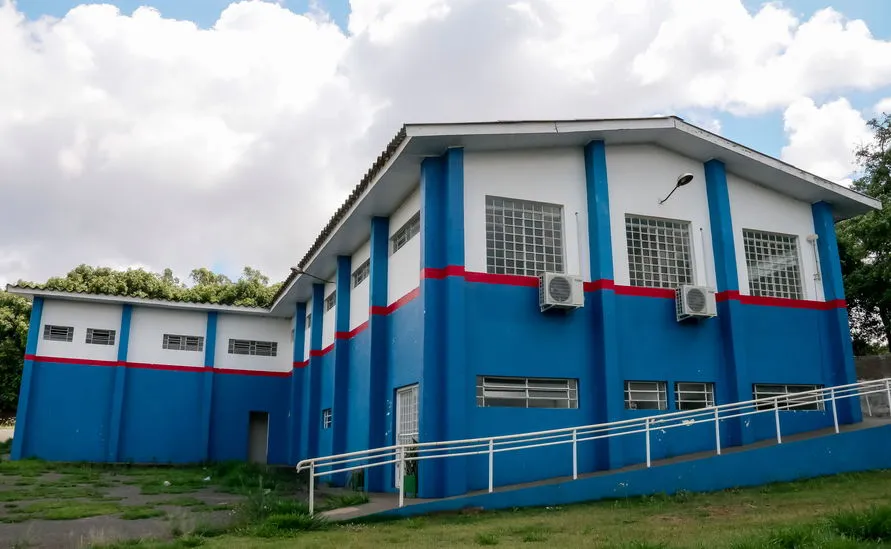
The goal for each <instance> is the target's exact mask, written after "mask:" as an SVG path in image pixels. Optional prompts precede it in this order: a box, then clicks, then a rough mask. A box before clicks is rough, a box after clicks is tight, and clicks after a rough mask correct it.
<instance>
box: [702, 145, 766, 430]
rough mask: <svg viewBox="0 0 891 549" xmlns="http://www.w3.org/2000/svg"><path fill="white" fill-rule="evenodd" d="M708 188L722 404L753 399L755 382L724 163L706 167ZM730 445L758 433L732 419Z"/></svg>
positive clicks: (718, 384)
mask: <svg viewBox="0 0 891 549" xmlns="http://www.w3.org/2000/svg"><path fill="white" fill-rule="evenodd" d="M704 169H705V188H706V195H707V197H708V212H709V228H710V230H711V233H712V254H713V256H714V260H715V278H716V281H717V291H718V292H719V294H721V295H722V299H720V300H719V303H718V319H717V321H718V322H719V323H720V327H721V338H722V340H723V341H722V342H723V349H724V361H723V363H724V370H723V372H721V376H720V377H719V378H718V379H717V382H716V384H715V391H716V393H717V394H716V395H715V397H716V399H717V401H718V404H724V403H728V402H737V401H744V400H750V399H752V398H753V397H752V382H751V380H750V379H749V374H748V369H747V367H746V355H745V347H744V343H743V342H744V341H745V339H744V335H743V334H744V324H743V315H742V307H743V305H742V304H741V303H740V302H739V299H737V298H738V296H739V273H738V272H737V265H736V245H735V244H734V239H733V220H732V217H731V215H730V192H729V190H728V187H727V173H726V171H725V169H724V163H723V162H721V161H720V160H714V159H713V160H709V161H708V162H706V163H705V165H704ZM727 425H728V430H727V436H728V440H727V441H725V444H727V445H735V444H748V443H750V442H753V441H754V433H753V432H752V431H751V430H749V429H746V428H745V427H744V425H745V423H744V422H743V421H741V420H740V418H737V419H735V420H730V421H729V423H727Z"/></svg>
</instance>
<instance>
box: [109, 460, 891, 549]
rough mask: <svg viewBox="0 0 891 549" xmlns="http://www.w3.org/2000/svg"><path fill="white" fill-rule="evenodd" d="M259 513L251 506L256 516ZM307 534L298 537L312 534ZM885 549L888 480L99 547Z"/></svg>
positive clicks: (293, 512)
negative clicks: (853, 548)
mask: <svg viewBox="0 0 891 549" xmlns="http://www.w3.org/2000/svg"><path fill="white" fill-rule="evenodd" d="M266 507H268V505H267V504H266V503H263V502H259V504H258V506H257V509H258V510H259V509H264V508H266ZM315 529H320V530H317V531H308V530H315ZM199 546H200V547H206V548H220V549H223V548H225V549H237V548H253V547H258V548H292V547H301V548H342V547H356V548H374V549H380V548H382V547H412V548H425V547H430V548H433V547H436V548H440V547H480V546H499V547H530V548H531V547H549V548H557V547H614V548H637V549H647V548H656V547H666V548H670V547H678V548H679V547H694V548H708V549H711V548H722V547H728V548H739V549H743V548H745V549H754V548H762V547H780V548H783V547H785V548H790V549H791V548H797V549H808V548H825V549H829V548H832V549H842V548H852V547H891V471H876V472H870V473H859V474H847V475H839V476H834V477H823V478H818V479H813V480H808V481H800V482H793V483H784V484H774V485H769V486H764V487H759V488H748V489H740V490H728V491H723V492H716V493H709V494H680V495H676V496H672V497H667V496H653V497H645V498H629V499H622V500H615V501H605V502H599V503H589V504H580V505H572V506H565V507H557V508H544V509H523V510H511V511H499V512H486V513H482V512H477V513H473V512H468V513H463V514H452V515H440V516H432V517H421V518H411V519H403V520H394V521H388V522H380V521H378V522H372V521H369V522H366V523H364V524H362V523H356V524H325V523H320V522H319V521H318V520H313V521H310V520H308V518H307V517H306V516H305V514H304V513H303V511H301V510H300V509H299V506H297V505H294V504H290V509H289V507H288V505H284V506H282V507H281V508H280V509H277V510H271V511H268V512H260V511H258V513H257V514H256V515H255V516H253V519H252V521H249V522H247V523H243V524H242V525H241V526H240V527H238V528H236V529H235V530H234V531H230V532H229V533H222V534H221V533H217V534H216V535H210V534H206V533H205V534H203V535H202V534H201V533H191V534H190V533H185V535H184V536H183V537H180V538H179V539H177V540H174V541H173V542H166V543H153V542H151V541H142V542H132V543H129V544H124V545H112V546H108V547H146V548H154V549H160V548H181V547H199Z"/></svg>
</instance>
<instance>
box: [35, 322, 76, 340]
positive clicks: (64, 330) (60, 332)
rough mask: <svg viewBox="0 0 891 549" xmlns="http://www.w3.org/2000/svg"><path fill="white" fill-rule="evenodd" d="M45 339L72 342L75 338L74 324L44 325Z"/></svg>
mask: <svg viewBox="0 0 891 549" xmlns="http://www.w3.org/2000/svg"><path fill="white" fill-rule="evenodd" d="M43 339H46V340H49V341H67V342H69V343H70V342H71V341H73V340H74V326H50V325H49V324H47V325H46V326H44V327H43Z"/></svg>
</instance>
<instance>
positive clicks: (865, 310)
mask: <svg viewBox="0 0 891 549" xmlns="http://www.w3.org/2000/svg"><path fill="white" fill-rule="evenodd" d="M868 125H869V128H870V129H871V130H872V132H873V140H872V142H870V143H868V144H866V145H863V146H861V147H860V148H859V149H857V151H856V157H857V160H858V163H859V164H860V166H861V168H862V170H863V171H862V173H863V176H862V177H860V178H859V179H857V180H856V181H854V183H853V185H852V188H853V189H854V190H856V191H859V192H861V193H863V194H866V195H869V196H871V197H873V198H876V199H877V200H880V201H881V202H882V209H881V210H878V211H874V212H869V213H867V214H865V215H862V216H859V217H856V218H854V219H848V220H845V221H843V222H841V223H839V224H838V227H837V233H838V244H839V255H840V258H841V263H842V273H843V275H844V282H845V293H846V296H847V300H848V308H849V311H850V319H851V333H852V336H853V338H854V348H855V352H856V353H857V354H867V353H870V354H871V353H875V352H880V351H881V350H882V349H887V345H888V342H889V341H891V116H889V115H887V114H885V115H883V116H882V118H880V119H875V118H874V119H872V120H870V121H869V122H868Z"/></svg>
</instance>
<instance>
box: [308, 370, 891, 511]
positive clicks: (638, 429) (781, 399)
mask: <svg viewBox="0 0 891 549" xmlns="http://www.w3.org/2000/svg"><path fill="white" fill-rule="evenodd" d="M874 393H884V394H885V396H886V397H887V400H888V404H889V409H891V378H884V379H879V380H872V381H862V382H858V383H849V384H847V385H838V386H835V387H825V388H822V389H813V390H811V391H803V392H800V393H790V394H786V395H778V396H772V397H765V398H760V399H753V400H745V401H739V402H731V403H728V404H721V405H718V406H709V407H705V408H697V409H695V410H683V411H678V412H668V413H662V414H658V415H651V416H646V417H639V418H632V419H624V420H620V421H612V422H609V423H597V424H593V425H581V426H577V427H563V428H559V429H548V430H544V431H534V432H528V433H515V434H510V435H498V436H492V437H479V438H469V439H462V440H445V441H437V442H415V443H411V444H395V445H392V446H383V447H379V448H373V449H370V450H359V451H356V452H347V453H343V454H336V455H331V456H322V457H316V458H311V459H305V460H302V461H300V463H298V464H297V471H303V470H306V469H308V470H309V472H310V482H309V511H310V513H312V512H313V506H314V505H313V496H314V493H313V492H314V479H315V478H316V477H320V476H328V475H333V474H336V473H346V472H349V471H356V470H360V469H370V468H372V467H381V466H386V465H392V464H397V465H398V470H399V471H404V470H405V463H406V461H421V460H427V459H446V458H454V457H461V456H474V455H486V454H487V455H488V456H489V492H492V491H493V490H494V456H495V454H497V453H502V452H516V451H520V450H528V449H532V448H542V447H546V446H557V445H563V444H571V445H572V448H573V451H572V478H573V479H577V478H578V444H579V443H582V442H590V441H593V440H603V439H608V438H613V437H620V436H628V435H636V434H641V433H643V434H644V436H645V444H646V464H647V467H650V466H651V465H652V462H651V451H650V434H651V432H652V431H653V430H654V429H656V430H660V431H663V430H666V429H674V428H677V427H689V426H691V425H696V424H703V423H714V424H715V453H716V454H717V455H720V454H721V449H722V448H721V431H720V422H721V421H724V420H728V419H733V418H739V417H744V416H750V415H757V414H767V413H772V414H774V418H775V425H776V437H777V443H779V444H782V442H783V441H782V433H781V428H780V415H779V412H780V411H787V410H794V409H795V408H797V407H798V408H800V407H803V406H812V405H813V404H814V403H819V404H821V405H822V406H823V408H822V409H821V411H823V412H825V406H826V403H827V402H830V403H831V408H832V417H833V425H834V428H835V432H836V433H838V432H839V423H838V410H837V406H836V401H838V400H841V399H845V398H852V397H860V396H864V395H870V394H874ZM869 413H870V415H871V413H872V408H871V407H870V408H869ZM409 450H410V451H413V452H415V454H416V456H415V457H406V452H407V451H409ZM320 469H321V470H320ZM400 476H401V475H400ZM397 482H398V485H399V507H402V506H403V505H404V498H405V494H404V492H405V489H404V486H403V482H402V479H399V478H397Z"/></svg>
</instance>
